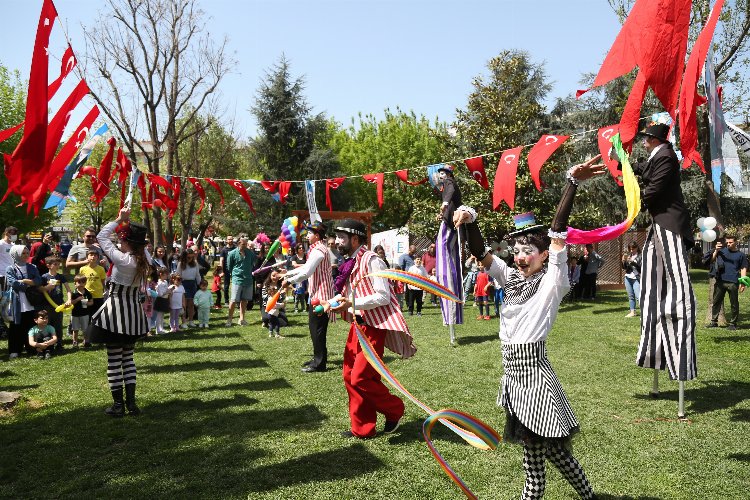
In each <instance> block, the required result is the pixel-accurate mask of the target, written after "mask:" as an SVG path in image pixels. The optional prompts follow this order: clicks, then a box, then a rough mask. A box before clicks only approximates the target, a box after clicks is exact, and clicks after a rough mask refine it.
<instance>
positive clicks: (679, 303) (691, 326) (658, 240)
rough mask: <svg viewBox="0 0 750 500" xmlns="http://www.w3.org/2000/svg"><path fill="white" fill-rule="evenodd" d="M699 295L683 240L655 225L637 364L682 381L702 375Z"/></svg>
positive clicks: (648, 246) (647, 255) (647, 250)
mask: <svg viewBox="0 0 750 500" xmlns="http://www.w3.org/2000/svg"><path fill="white" fill-rule="evenodd" d="M695 308H696V305H695V294H694V293H693V285H692V284H691V283H690V274H689V271H688V255H687V250H686V249H685V245H684V244H683V241H682V237H681V236H680V235H678V234H675V233H673V232H671V231H669V230H667V229H664V228H663V227H661V226H659V225H658V224H656V223H653V224H652V226H651V228H650V229H649V232H648V236H647V238H646V243H645V245H644V248H643V254H642V264H641V341H640V345H639V346H638V356H637V359H636V364H637V365H638V366H641V367H643V368H657V369H659V370H664V369H665V368H666V369H667V370H669V376H670V378H672V379H677V380H683V381H684V380H692V379H694V378H695V377H697V376H698V367H697V359H696V345H695V314H696V311H695Z"/></svg>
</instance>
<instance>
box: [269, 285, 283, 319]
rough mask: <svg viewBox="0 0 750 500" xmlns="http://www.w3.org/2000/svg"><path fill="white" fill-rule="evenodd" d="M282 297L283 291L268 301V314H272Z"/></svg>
mask: <svg viewBox="0 0 750 500" xmlns="http://www.w3.org/2000/svg"><path fill="white" fill-rule="evenodd" d="M280 296H281V290H279V291H278V292H276V293H275V294H273V297H271V298H270V299H268V303H267V304H266V312H267V313H270V312H271V311H273V308H274V307H276V303H277V302H278V301H279V297H280Z"/></svg>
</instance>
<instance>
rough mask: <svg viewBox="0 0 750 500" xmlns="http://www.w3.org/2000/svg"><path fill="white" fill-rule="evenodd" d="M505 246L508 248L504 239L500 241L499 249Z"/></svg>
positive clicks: (503, 248)
mask: <svg viewBox="0 0 750 500" xmlns="http://www.w3.org/2000/svg"><path fill="white" fill-rule="evenodd" d="M506 248H508V242H507V241H505V240H503V241H501V242H500V249H501V250H505V249H506Z"/></svg>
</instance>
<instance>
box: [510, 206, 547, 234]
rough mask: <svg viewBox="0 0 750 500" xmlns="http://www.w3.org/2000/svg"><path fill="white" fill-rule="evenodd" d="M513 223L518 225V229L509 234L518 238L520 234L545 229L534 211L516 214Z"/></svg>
mask: <svg viewBox="0 0 750 500" xmlns="http://www.w3.org/2000/svg"><path fill="white" fill-rule="evenodd" d="M513 223H514V224H515V226H516V230H515V231H513V232H512V233H509V234H508V236H510V237H511V238H518V237H519V236H524V235H527V234H531V233H536V232H539V231H541V230H543V229H544V225H543V224H537V223H536V218H535V217H534V212H526V213H525V214H518V215H514V216H513Z"/></svg>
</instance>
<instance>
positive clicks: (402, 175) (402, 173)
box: [394, 168, 427, 186]
mask: <svg viewBox="0 0 750 500" xmlns="http://www.w3.org/2000/svg"><path fill="white" fill-rule="evenodd" d="M394 173H395V174H396V177H398V180H400V181H401V182H404V183H406V184H408V185H410V186H419V185H420V184H424V183H425V182H427V177H425V178H424V179H422V180H421V181H417V182H412V181H410V180H409V170H408V169H405V168H404V169H402V170H397V171H396V172H394Z"/></svg>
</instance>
